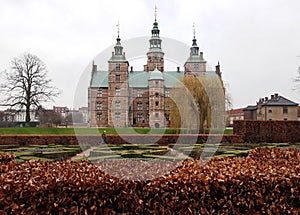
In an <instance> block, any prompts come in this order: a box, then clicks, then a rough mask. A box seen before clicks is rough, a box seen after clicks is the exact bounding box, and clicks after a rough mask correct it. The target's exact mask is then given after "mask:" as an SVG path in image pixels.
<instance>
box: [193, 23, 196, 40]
mask: <svg viewBox="0 0 300 215" xmlns="http://www.w3.org/2000/svg"><path fill="white" fill-rule="evenodd" d="M193 33H194V38H195V37H196V30H195V22H193Z"/></svg>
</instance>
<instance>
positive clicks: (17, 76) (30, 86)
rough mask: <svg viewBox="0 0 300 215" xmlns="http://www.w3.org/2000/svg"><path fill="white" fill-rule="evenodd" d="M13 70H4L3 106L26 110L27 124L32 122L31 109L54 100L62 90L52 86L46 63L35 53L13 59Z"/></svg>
mask: <svg viewBox="0 0 300 215" xmlns="http://www.w3.org/2000/svg"><path fill="white" fill-rule="evenodd" d="M11 65H12V67H11V70H10V71H9V72H8V71H4V74H3V79H4V80H5V83H3V84H1V86H0V89H1V93H2V95H1V103H0V105H1V106H8V107H10V108H14V109H16V110H22V109H24V108H25V111H26V119H25V122H26V125H29V122H30V110H32V109H37V108H38V107H39V106H40V105H41V104H42V103H43V102H48V101H53V98H54V97H57V96H58V95H59V94H60V92H59V91H58V89H57V88H56V87H53V86H51V82H52V80H51V79H49V78H48V77H47V73H48V71H47V69H46V66H45V64H44V63H43V62H42V61H41V60H40V59H39V58H38V57H37V56H35V55H32V54H29V53H25V54H23V55H22V56H21V57H18V58H14V59H13V60H12V61H11Z"/></svg>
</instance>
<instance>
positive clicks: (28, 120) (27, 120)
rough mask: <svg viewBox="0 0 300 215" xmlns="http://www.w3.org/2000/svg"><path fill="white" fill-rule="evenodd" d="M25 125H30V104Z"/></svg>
mask: <svg viewBox="0 0 300 215" xmlns="http://www.w3.org/2000/svg"><path fill="white" fill-rule="evenodd" d="M25 126H26V127H29V126H30V106H28V105H26V115H25Z"/></svg>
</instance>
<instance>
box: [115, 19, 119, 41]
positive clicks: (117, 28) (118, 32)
mask: <svg viewBox="0 0 300 215" xmlns="http://www.w3.org/2000/svg"><path fill="white" fill-rule="evenodd" d="M116 26H117V29H118V38H119V33H120V22H119V20H118V24H117V25H116Z"/></svg>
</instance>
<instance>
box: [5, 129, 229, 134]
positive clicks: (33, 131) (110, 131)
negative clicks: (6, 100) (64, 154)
mask: <svg viewBox="0 0 300 215" xmlns="http://www.w3.org/2000/svg"><path fill="white" fill-rule="evenodd" d="M104 130H105V131H106V133H107V134H136V133H138V134H174V133H176V131H175V130H174V129H170V128H167V129H162V128H161V129H160V128H158V129H150V128H133V129H129V128H118V129H115V128H99V129H97V128H76V129H74V128H0V135H1V134H45V135H47V134H58V135H68V134H99V133H100V134H101V133H102V132H103V131H104ZM213 133H215V132H213ZM216 133H217V132H216ZM224 133H225V134H232V130H230V129H229V130H225V131H224Z"/></svg>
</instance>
